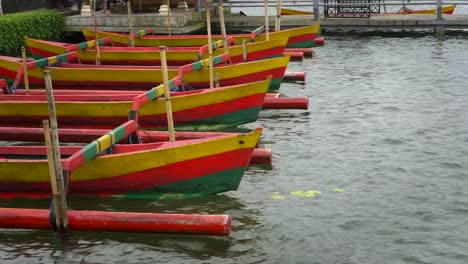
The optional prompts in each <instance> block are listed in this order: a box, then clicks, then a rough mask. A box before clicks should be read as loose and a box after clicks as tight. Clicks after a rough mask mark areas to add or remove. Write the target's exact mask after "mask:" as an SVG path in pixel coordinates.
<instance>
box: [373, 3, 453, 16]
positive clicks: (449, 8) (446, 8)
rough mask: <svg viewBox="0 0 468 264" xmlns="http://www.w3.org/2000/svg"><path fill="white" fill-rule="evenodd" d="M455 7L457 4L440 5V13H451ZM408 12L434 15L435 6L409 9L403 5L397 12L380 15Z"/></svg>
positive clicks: (406, 13) (435, 11)
mask: <svg viewBox="0 0 468 264" xmlns="http://www.w3.org/2000/svg"><path fill="white" fill-rule="evenodd" d="M455 7H457V5H449V6H444V7H442V14H445V15H451V14H453V12H454V11H455ZM408 14H413V15H435V14H437V9H436V8H431V9H422V10H412V9H409V8H408V7H406V6H405V7H403V8H401V9H400V10H399V11H398V12H387V13H381V15H408ZM377 15H378V14H377Z"/></svg>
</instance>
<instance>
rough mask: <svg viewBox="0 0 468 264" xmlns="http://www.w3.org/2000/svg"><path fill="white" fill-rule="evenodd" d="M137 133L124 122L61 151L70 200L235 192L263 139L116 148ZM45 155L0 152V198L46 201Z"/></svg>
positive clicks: (255, 135)
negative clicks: (102, 134)
mask: <svg viewBox="0 0 468 264" xmlns="http://www.w3.org/2000/svg"><path fill="white" fill-rule="evenodd" d="M135 130H136V123H135V122H134V121H128V122H126V123H125V124H124V125H122V126H119V127H118V128H117V129H114V130H113V131H111V132H109V133H107V134H106V135H105V136H103V137H101V138H99V139H98V140H95V141H93V142H92V143H91V144H89V145H87V146H85V147H82V146H64V147H61V155H62V164H63V167H64V171H65V172H67V173H71V175H69V174H68V178H69V195H93V196H104V195H118V196H122V197H133V198H150V199H173V198H188V197H196V196H200V195H203V194H212V193H219V192H225V191H229V190H236V189H237V188H238V186H239V183H240V181H241V179H242V176H243V174H244V171H245V169H246V168H247V165H248V163H249V160H250V157H251V155H252V152H253V150H254V148H255V145H256V144H257V142H258V140H259V137H260V134H261V130H260V129H257V130H255V131H254V132H251V133H245V134H236V135H220V136H215V137H208V138H202V139H190V140H182V141H175V142H157V143H147V144H134V145H129V144H124V145H121V144H115V142H118V141H119V140H120V139H121V138H123V137H126V136H128V135H130V134H131V133H133V131H135ZM113 140H115V141H113ZM46 153H47V150H46V148H45V147H44V146H14V145H10V146H0V157H1V158H0V196H1V197H8V198H10V197H30V198H34V197H47V196H49V195H50V194H51V189H50V188H51V187H50V177H49V167H48V161H47V159H46V158H45V157H46V155H47V154H46ZM96 156H97V157H96ZM95 157H96V158H95Z"/></svg>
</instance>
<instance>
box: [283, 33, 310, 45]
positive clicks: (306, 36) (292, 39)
mask: <svg viewBox="0 0 468 264" xmlns="http://www.w3.org/2000/svg"><path fill="white" fill-rule="evenodd" d="M316 36H317V34H316V33H309V34H303V35H299V36H295V37H289V40H288V44H287V45H293V44H296V43H300V42H304V41H314V39H315V37H316Z"/></svg>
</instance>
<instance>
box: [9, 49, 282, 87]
mask: <svg viewBox="0 0 468 264" xmlns="http://www.w3.org/2000/svg"><path fill="white" fill-rule="evenodd" d="M60 56H62V55H60ZM223 56H224V55H223ZM56 57H58V56H56ZM56 57H51V58H49V59H43V60H39V61H35V62H33V61H31V62H29V63H30V64H31V68H30V70H28V75H29V83H30V84H31V85H34V86H40V87H43V86H44V74H43V70H42V69H41V68H40V67H43V66H47V65H53V64H55V63H56V62H57V60H62V61H63V60H66V59H67V58H68V57H72V55H71V54H64V55H63V56H62V57H60V58H58V59H57V58H56ZM218 57H220V56H218ZM289 58H290V56H289V55H287V56H282V57H278V58H272V59H266V60H260V61H252V62H245V63H240V64H228V65H220V66H217V67H215V70H214V71H215V73H218V74H219V85H220V86H230V85H236V84H240V83H245V82H254V81H260V80H265V79H266V78H268V77H269V76H272V80H271V83H270V87H269V88H270V90H276V89H279V87H280V85H281V82H282V80H283V75H284V73H285V70H286V67H287V64H288V62H289ZM220 60H226V57H220ZM34 64H37V66H34ZM195 66H196V67H200V68H201V69H200V70H197V71H191V72H188V73H185V74H183V76H181V77H183V81H184V82H185V83H187V84H188V85H190V86H191V87H193V88H206V87H209V78H210V77H209V69H207V68H203V66H202V64H200V65H198V64H196V65H195ZM195 66H193V65H187V66H184V67H186V68H187V67H188V68H187V69H188V70H191V69H192V68H193V67H195ZM28 67H29V66H28ZM47 68H48V69H51V70H52V74H51V76H52V81H53V86H54V89H67V88H68V89H122V90H129V89H140V90H148V89H151V88H152V87H154V86H156V85H159V84H160V83H162V73H161V69H160V67H158V66H116V65H104V66H103V65H89V64H87V65H86V64H73V63H62V64H60V65H58V66H57V67H47ZM20 69H22V63H21V59H19V58H12V57H6V56H0V78H5V79H7V81H9V82H10V83H11V81H12V80H13V79H15V78H16V76H17V73H18V71H20ZM178 75H179V67H172V68H169V79H173V78H174V77H176V76H178Z"/></svg>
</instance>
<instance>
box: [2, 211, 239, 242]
mask: <svg viewBox="0 0 468 264" xmlns="http://www.w3.org/2000/svg"><path fill="white" fill-rule="evenodd" d="M68 221H69V223H68V227H69V228H70V230H80V231H107V232H138V233H160V234H163V233H164V234H189V235H212V236H228V235H229V233H230V232H231V219H230V217H229V216H228V215H198V214H193V215H189V214H155V213H127V212H103V211H76V210H69V211H68ZM0 227H1V228H21V229H51V228H50V225H49V210H45V209H22V208H0Z"/></svg>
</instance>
